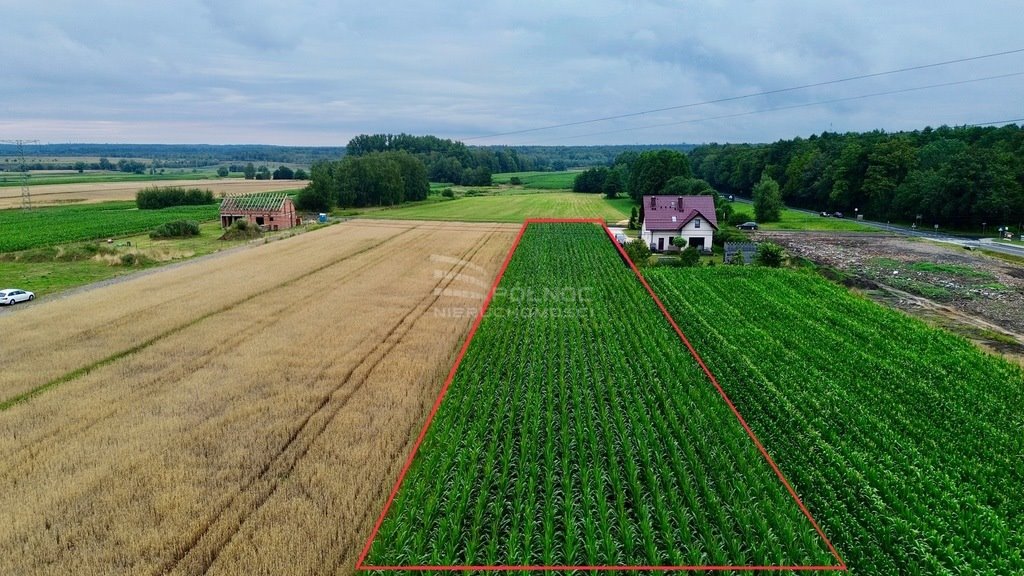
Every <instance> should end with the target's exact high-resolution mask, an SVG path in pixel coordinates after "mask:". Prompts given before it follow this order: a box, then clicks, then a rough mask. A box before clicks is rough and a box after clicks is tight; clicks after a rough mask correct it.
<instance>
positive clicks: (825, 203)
mask: <svg viewBox="0 0 1024 576" xmlns="http://www.w3.org/2000/svg"><path fill="white" fill-rule="evenodd" d="M690 161H691V165H692V168H693V172H694V175H695V176H697V177H699V178H702V179H704V180H706V181H707V182H708V183H710V184H711V185H712V186H713V187H714V188H715V189H716V190H718V191H719V192H721V193H723V194H737V195H742V196H750V194H751V190H752V189H753V188H754V186H755V185H756V184H757V183H758V182H759V181H760V179H761V176H762V173H764V174H767V175H768V176H770V177H771V178H772V179H774V180H775V181H776V182H778V184H779V186H780V188H781V192H782V199H783V201H784V202H785V203H786V204H787V205H788V206H792V207H799V208H807V209H810V210H815V211H818V210H828V211H836V210H838V211H841V212H846V213H849V214H854V213H856V214H862V215H864V217H865V218H868V219H872V220H878V221H893V222H904V223H917V224H919V225H923V226H929V227H930V226H932V225H933V224H938V225H941V226H943V227H946V226H950V227H956V228H978V227H981V226H982V224H983V223H987V224H988V225H991V226H1001V225H1007V226H1014V225H1015V226H1020V223H1021V221H1022V220H1024V129H1022V128H1021V127H1019V126H1017V125H1015V124H1010V125H1007V126H1003V127H999V128H995V127H955V128H951V127H948V126H942V127H939V128H934V129H933V128H925V129H923V130H917V131H913V132H896V133H886V132H883V131H873V132H864V133H846V134H837V133H833V132H823V133H822V134H820V135H813V136H811V137H809V138H799V137H798V138H793V139H791V140H779V141H778V142H775V143H773V144H709V145H705V146H700V147H697V148H696V149H694V150H693V151H692V152H691V153H690Z"/></svg>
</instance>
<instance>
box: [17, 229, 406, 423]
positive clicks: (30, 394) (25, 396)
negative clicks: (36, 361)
mask: <svg viewBox="0 0 1024 576" xmlns="http://www.w3.org/2000/svg"><path fill="white" fill-rule="evenodd" d="M418 229H419V227H418V226H417V227H414V228H409V229H407V230H404V231H402V232H400V233H399V234H397V235H395V236H394V237H392V238H391V239H390V240H391V241H394V239H395V238H397V237H400V236H404V235H405V234H408V233H409V232H412V231H414V230H418ZM380 247H381V244H379V243H378V244H373V245H371V246H367V247H365V248H363V249H361V250H358V251H356V252H353V253H351V254H348V255H345V256H342V257H340V258H337V259H334V260H331V261H330V262H328V263H326V264H322V265H320V266H318V267H316V268H314V269H313V270H310V271H308V272H304V273H302V274H300V275H298V276H295V277H293V278H290V279H288V280H286V281H284V282H281V283H278V284H276V285H273V286H268V287H266V288H263V289H261V290H259V291H257V292H254V293H252V294H250V295H248V296H246V297H245V298H242V299H240V300H236V301H234V302H231V303H229V304H226V305H224V306H221V307H219V308H217V309H215V310H211V311H210V312H206V313H204V314H202V315H200V316H198V317H196V318H193V319H192V320H189V321H188V322H185V323H183V324H179V325H178V326H175V327H173V328H170V329H168V330H165V331H164V332H161V333H160V334H157V335H156V336H153V337H151V338H148V339H146V340H144V341H143V342H142V343H140V344H136V345H135V346H132V347H130V348H127V349H125V350H121V351H119V352H115V353H114V354H111V355H110V356H107V357H106V358H102V359H100V360H97V361H95V362H93V363H91V364H88V365H86V366H83V367H80V368H77V369H75V370H72V371H70V372H67V373H66V374H63V375H61V376H58V377H56V378H54V379H52V380H50V381H49V382H46V383H43V384H40V385H39V386H36V387H35V388H32V389H30V390H28V391H26V392H22V393H19V394H15V395H14V396H11V397H9V398H7V399H5V400H3V401H0V412H2V411H4V410H7V409H8V408H10V407H11V406H14V405H16V404H20V403H22V402H26V401H28V400H30V399H32V398H34V397H36V396H38V395H40V394H42V393H43V392H46V391H47V390H49V389H51V388H55V387H57V386H60V385H61V384H65V383H67V382H70V381H72V380H76V379H78V378H80V377H82V376H85V375H86V374H89V373H90V372H92V371H94V370H96V369H99V368H102V367H104V366H107V365H109V364H113V363H114V362H116V361H118V360H120V359H122V358H125V357H127V356H130V355H132V354H135V353H136V352H141V351H142V350H145V349H146V348H149V347H150V346H152V345H153V344H156V343H157V342H160V341H161V340H164V339H166V338H168V337H170V336H173V335H175V334H178V333H180V332H182V331H184V330H186V329H188V328H191V327H193V326H195V325H197V324H199V323H201V322H203V321H205V320H208V319H210V318H213V317H214V316H217V315H218V314H223V313H225V312H229V311H231V310H233V309H235V308H237V307H239V306H241V305H242V304H245V303H247V302H251V301H252V300H255V299H256V298H259V297H261V296H264V295H266V294H269V293H271V292H274V291H277V290H280V289H281V288H285V287H287V286H291V285H292V284H295V283H296V282H299V281H301V280H304V279H306V278H309V277H310V276H313V275H315V274H318V273H320V272H323V271H324V270H327V269H328V268H330V267H332V266H335V265H337V264H341V263H342V262H345V261H346V260H349V259H351V258H354V257H356V256H359V255H361V254H365V253H367V252H369V251H371V250H374V249H376V248H380Z"/></svg>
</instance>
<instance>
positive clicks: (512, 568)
mask: <svg viewBox="0 0 1024 576" xmlns="http://www.w3.org/2000/svg"><path fill="white" fill-rule="evenodd" d="M553 223H572V224H584V223H586V224H600V225H601V227H602V228H603V229H604V231H605V233H607V235H608V238H609V240H611V242H612V245H613V246H615V248H616V249H617V250H618V251H619V254H620V256H622V258H623V260H625V262H626V263H627V264H629V267H630V269H631V270H633V273H634V274H635V275H636V277H637V279H638V280H639V281H640V283H641V284H642V285H643V287H644V288H645V289H646V290H647V293H648V294H650V296H651V298H652V299H653V300H654V303H655V304H657V305H658V308H659V309H660V310H661V313H662V314H663V315H664V316H665V319H667V320H668V322H669V324H671V325H672V328H673V329H674V330H675V331H676V334H677V335H679V339H680V340H682V342H683V344H685V345H686V348H687V349H688V350H689V351H690V355H691V356H693V359H694V360H696V361H697V364H699V365H700V367H701V369H702V370H703V371H704V374H705V375H706V376H707V377H708V379H709V380H710V381H711V383H712V384H714V386H715V389H717V390H718V393H719V395H721V397H722V399H723V400H725V403H726V404H727V405H728V406H729V409H730V410H732V413H733V414H734V415H735V416H736V419H737V420H739V422H740V424H741V425H742V426H743V429H744V430H746V432H747V435H748V436H749V437H750V439H751V440H753V442H754V444H755V445H756V446H757V449H758V450H759V451H760V452H761V455H762V456H763V457H764V459H765V460H766V461H767V462H768V464H769V465H770V466H771V468H772V471H774V472H775V475H776V476H777V477H778V478H779V480H780V481H781V482H782V484H783V485H784V486H785V487H786V490H788V491H789V494H790V496H792V497H793V499H794V500H795V501H796V503H797V506H799V508H800V511H801V512H803V514H804V516H806V517H807V519H808V520H810V522H811V525H812V526H814V529H815V531H817V533H818V536H820V537H821V539H822V540H824V541H825V545H826V546H828V549H829V551H830V552H831V553H832V556H833V557H835V559H836V560H837V561H838V562H839V564H838V565H832V566H417V565H414V566H372V565H366V564H364V563H363V562H364V561H365V560H366V556H367V555H368V554H369V553H370V548H371V547H372V546H373V540H374V539H375V538H376V537H377V532H379V531H380V527H381V524H383V523H384V518H385V517H386V516H387V513H388V510H390V509H391V504H392V503H393V502H394V500H395V497H396V496H397V495H398V489H399V488H400V487H401V485H402V482H403V481H404V480H405V475H406V474H407V473H408V472H409V468H410V466H412V462H413V460H414V459H415V457H416V453H417V452H418V451H419V448H420V444H422V443H423V439H424V437H426V435H427V429H429V428H430V424H431V423H432V422H433V421H434V416H435V415H436V414H437V410H438V409H439V408H440V407H441V402H442V401H443V400H444V397H445V395H446V394H447V392H448V387H449V386H450V385H451V383H452V380H453V379H454V378H455V373H456V372H457V371H458V369H459V365H460V364H462V359H463V357H464V356H465V355H466V351H467V350H468V349H469V343H470V342H471V341H472V340H473V336H475V335H476V331H477V328H479V327H480V322H481V321H482V320H483V317H484V314H486V313H487V309H488V308H489V307H490V305H491V300H492V299H493V298H494V294H495V292H496V291H497V289H498V284H499V283H500V282H501V279H502V278H503V277H504V276H505V270H506V269H507V268H508V264H509V262H511V261H512V255H513V254H515V251H516V248H518V247H519V242H520V241H521V240H522V238H523V234H524V233H525V232H526V228H527V226H529V225H530V224H553ZM355 569H356V570H384V571H394V570H409V571H418V572H447V571H456V570H475V571H482V572H489V571H491V572H493V571H510V572H526V571H540V570H559V571H569V570H595V571H612V570H621V571H631V572H632V571H642V570H644V571H694V570H703V571H708V572H724V571H727V570H733V571H755V570H761V571H783V570H792V571H811V570H822V571H846V570H847V569H848V568H847V565H846V563H845V562H843V559H842V557H840V555H839V552H838V551H836V549H835V547H834V546H833V545H832V542H831V541H830V540H829V539H828V536H826V535H825V532H824V531H823V530H822V529H821V526H819V525H818V523H817V522H816V521H815V520H814V518H813V517H812V516H811V513H810V511H808V510H807V507H806V506H804V503H803V501H801V500H800V496H798V495H797V493H796V491H795V490H793V487H792V486H791V485H790V483H789V481H788V480H786V477H785V476H784V475H783V474H782V471H781V470H780V469H779V467H778V465H776V464H775V461H774V460H773V459H772V457H771V456H770V455H769V454H768V451H767V450H765V448H764V445H762V444H761V441H760V440H758V438H757V436H756V435H755V434H754V431H753V430H751V429H750V426H748V425H747V422H746V420H744V419H743V416H741V415H740V413H739V410H737V409H736V406H735V405H734V404H733V403H732V400H730V399H729V396H728V395H727V394H726V393H725V390H724V389H722V386H721V385H720V384H719V383H718V379H717V378H715V375H714V374H712V373H711V370H710V369H708V367H707V365H706V364H704V360H703V359H702V358H701V357H700V354H698V353H697V350H696V349H695V348H694V347H693V345H692V344H690V340H689V339H688V338H687V337H686V335H685V334H683V331H682V330H681V329H680V328H679V325H678V324H677V323H676V321H675V319H674V318H672V315H671V314H669V312H668V309H667V308H665V305H664V304H662V302H661V300H660V299H659V298H658V296H657V295H656V294H655V293H654V290H652V289H651V286H650V285H649V284H648V283H647V280H646V279H645V278H644V277H643V275H642V274H641V273H640V270H638V269H637V267H636V265H635V264H633V261H632V260H630V259H629V256H628V255H627V254H626V251H625V250H623V249H622V246H620V245H619V243H618V241H616V239H615V237H614V236H613V235H612V231H611V230H610V229H609V228H608V225H607V224H606V223H605V221H604V220H601V219H598V218H527V219H526V220H524V221H523V225H522V227H520V228H519V233H518V234H517V235H516V238H515V241H513V242H512V247H511V248H509V251H508V254H506V255H505V260H504V261H503V262H502V264H501V268H500V269H499V270H498V275H497V276H496V277H495V278H494V283H493V284H492V285H491V289H490V291H489V292H488V293H487V298H486V299H485V300H484V303H483V305H482V306H481V307H480V311H479V313H477V316H476V319H475V320H474V321H473V325H472V327H470V329H469V334H467V335H466V340H465V342H463V343H462V348H461V349H460V350H459V354H458V356H457V357H456V358H455V363H454V364H453V365H452V368H451V370H449V371H448V377H447V378H446V379H445V381H444V385H443V386H442V387H441V392H440V393H439V394H438V395H437V399H436V400H435V401H434V406H433V408H432V409H431V410H430V415H429V416H427V421H426V422H425V423H424V424H423V429H422V430H420V434H419V436H418V437H417V438H416V443H415V444H414V445H413V448H412V451H411V452H410V453H409V457H408V458H407V459H406V461H405V465H404V466H402V470H401V472H400V473H399V474H398V480H397V481H395V485H394V487H393V488H392V489H391V494H390V495H389V496H388V500H387V502H386V503H385V504H384V509H383V510H381V513H380V516H379V517H378V518H377V522H376V523H375V524H374V526H373V531H372V532H370V537H369V539H368V540H367V541H366V546H364V547H363V551H362V553H361V554H360V555H359V559H358V560H357V561H356V566H355Z"/></svg>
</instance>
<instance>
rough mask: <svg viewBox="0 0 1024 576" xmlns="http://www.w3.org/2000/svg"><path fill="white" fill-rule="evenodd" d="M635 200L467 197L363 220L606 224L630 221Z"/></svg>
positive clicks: (568, 195) (562, 195)
mask: <svg viewBox="0 0 1024 576" xmlns="http://www.w3.org/2000/svg"><path fill="white" fill-rule="evenodd" d="M631 207H632V201H631V200H629V199H628V198H619V199H616V200H607V199H605V198H604V197H603V196H601V195H600V194H579V193H575V192H543V193H530V194H495V195H493V196H467V197H464V198H456V199H454V200H436V201H428V202H420V203H416V204H414V205H409V206H398V207H396V208H388V209H383V210H375V211H366V212H365V213H363V214H361V215H360V217H365V218H390V219H403V220H446V221H461V222H523V221H524V220H526V219H527V218H600V219H602V220H604V221H606V222H619V221H622V220H628V219H629V211H630V208H631Z"/></svg>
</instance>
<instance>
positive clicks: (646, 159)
mask: <svg viewBox="0 0 1024 576" xmlns="http://www.w3.org/2000/svg"><path fill="white" fill-rule="evenodd" d="M691 174H692V172H691V170H690V160H689V159H688V158H687V157H686V155H685V154H683V153H682V152H677V151H675V150H650V151H647V152H644V153H643V154H640V156H639V157H637V159H636V161H634V162H633V166H632V168H631V169H630V171H629V183H628V185H627V189H628V192H629V195H630V197H632V198H633V200H634V201H636V202H640V201H641V200H642V199H643V197H644V196H645V195H651V194H660V193H661V191H662V190H663V189H664V188H665V184H667V183H668V181H669V180H671V179H672V178H674V177H676V176H684V177H689V176H690V175H691Z"/></svg>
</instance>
